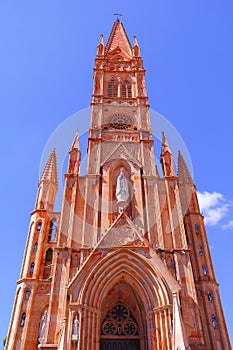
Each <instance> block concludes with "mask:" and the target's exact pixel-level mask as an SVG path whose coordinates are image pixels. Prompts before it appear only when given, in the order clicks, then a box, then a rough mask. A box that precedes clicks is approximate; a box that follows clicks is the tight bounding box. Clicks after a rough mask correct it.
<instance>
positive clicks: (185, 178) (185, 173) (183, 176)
mask: <svg viewBox="0 0 233 350" xmlns="http://www.w3.org/2000/svg"><path fill="white" fill-rule="evenodd" d="M178 179H179V183H180V184H184V183H190V184H193V179H192V177H191V175H190V172H189V169H188V167H187V164H186V163H185V160H184V158H183V156H182V153H181V152H180V151H179V152H178Z"/></svg>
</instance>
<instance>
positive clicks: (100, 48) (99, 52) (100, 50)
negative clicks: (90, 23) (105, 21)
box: [97, 34, 104, 57]
mask: <svg viewBox="0 0 233 350" xmlns="http://www.w3.org/2000/svg"><path fill="white" fill-rule="evenodd" d="M103 56H104V36H103V34H101V35H100V41H99V44H98V46H97V57H103Z"/></svg>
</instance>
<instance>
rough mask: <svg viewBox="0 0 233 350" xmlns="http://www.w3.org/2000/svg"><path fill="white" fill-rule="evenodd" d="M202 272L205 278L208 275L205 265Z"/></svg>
mask: <svg viewBox="0 0 233 350" xmlns="http://www.w3.org/2000/svg"><path fill="white" fill-rule="evenodd" d="M202 272H203V275H204V276H206V275H207V270H206V266H205V265H204V264H203V265H202Z"/></svg>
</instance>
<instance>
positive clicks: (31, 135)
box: [0, 0, 233, 339]
mask: <svg viewBox="0 0 233 350" xmlns="http://www.w3.org/2000/svg"><path fill="white" fill-rule="evenodd" d="M116 11H120V12H121V13H122V14H123V17H122V21H123V23H124V25H125V28H126V30H127V33H128V35H129V38H130V39H131V40H132V38H133V35H135V34H136V35H137V38H138V42H139V44H140V46H141V53H142V56H143V59H144V66H145V68H146V70H147V75H146V82H147V92H148V96H149V101H150V105H151V108H152V109H154V110H156V111H158V112H159V113H161V114H162V115H163V116H165V117H166V118H167V119H168V120H169V121H170V122H171V123H172V124H173V126H174V127H175V128H176V129H177V130H178V132H179V133H180V135H181V136H182V138H183V140H184V142H185V144H186V146H187V148H188V150H189V153H190V156H191V159H192V164H193V169H194V180H195V183H196V185H197V189H198V191H199V192H201V193H202V195H201V201H202V204H203V212H204V213H205V214H206V217H207V220H206V224H207V226H206V228H207V234H208V239H209V244H210V247H211V254H212V258H213V263H214V267H215V272H216V277H217V281H218V282H219V283H220V292H221V297H222V303H223V307H224V311H225V317H226V321H227V325H228V329H229V333H230V335H231V337H233V314H232V304H233V303H232V288H233V273H232V271H233V260H232V258H231V256H232V248H233V185H232V173H233V156H232V153H233V152H232V139H233V99H232V95H233V44H232V31H233V23H232V22H233V21H232V16H233V3H232V1H231V0H222V1H221V2H220V1H217V0H212V1H210V0H205V1H203V0H189V1H187V0H177V1H174V0H156V1H154V0H148V1H145V2H141V3H137V2H135V1H131V0H129V1H122V0H120V1H102V0H100V1H98V2H97V1H85V2H81V1H72V0H70V1H64V0H63V1H60V0H56V1H55V0H50V1H44V0H42V1H37V0H35V1H29V0H28V1H25V0H22V1H20V2H19V1H16V0H15V1H13V0H2V1H1V3H0V50H1V65H0V76H1V79H0V96H1V103H0V115H1V130H2V133H1V138H0V142H1V147H0V149H1V160H2V162H1V164H2V171H1V194H2V196H1V198H2V199H1V215H2V218H1V223H2V230H1V240H2V253H1V255H0V269H1V277H2V288H1V289H0V300H1V301H2V303H1V327H0V339H3V338H4V336H5V335H6V333H7V328H8V322H9V317H10V313H11V309H12V305H13V299H14V293H15V281H16V280H17V279H18V276H19V272H20V267H21V262H22V256H23V250H24V245H25V241H26V235H27V229H28V223H29V217H30V212H31V211H32V210H33V207H34V202H35V195H36V189H37V182H38V177H39V165H40V161H41V156H42V152H43V149H44V146H45V144H46V143H47V140H48V139H49V137H50V135H51V134H52V133H53V131H54V130H55V129H56V128H57V127H58V125H59V124H60V123H62V122H63V121H64V120H65V119H66V118H68V117H69V116H71V115H72V114H74V113H75V112H77V111H79V110H81V109H83V108H86V107H88V106H89V103H90V98H91V93H92V68H93V64H94V58H95V53H96V45H97V43H98V40H99V35H100V34H104V37H105V41H106V39H107V37H108V35H109V33H110V30H111V27H112V24H113V21H114V16H113V13H115V12H116ZM81 122H82V121H81V119H80V123H81ZM75 127H79V125H77V126H75ZM74 134H75V130H74ZM159 151H160V149H157V150H155V152H157V154H159ZM175 156H176V155H175Z"/></svg>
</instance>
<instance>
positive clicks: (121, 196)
mask: <svg viewBox="0 0 233 350" xmlns="http://www.w3.org/2000/svg"><path fill="white" fill-rule="evenodd" d="M116 198H117V201H118V202H127V200H128V199H129V189H128V183H127V179H126V177H125V175H124V168H121V170H120V174H119V176H118V178H117V186H116Z"/></svg>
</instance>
